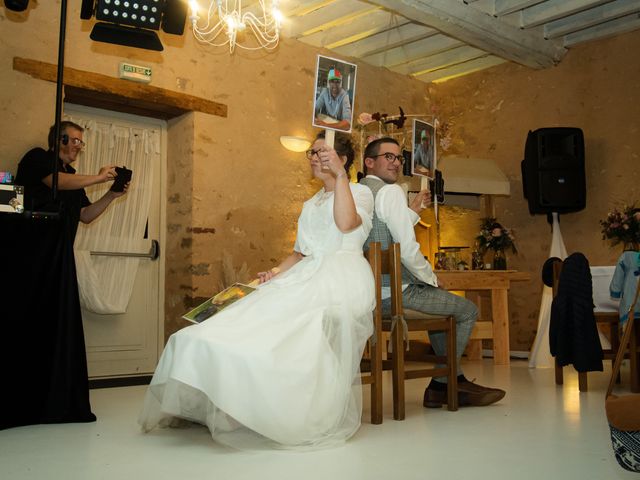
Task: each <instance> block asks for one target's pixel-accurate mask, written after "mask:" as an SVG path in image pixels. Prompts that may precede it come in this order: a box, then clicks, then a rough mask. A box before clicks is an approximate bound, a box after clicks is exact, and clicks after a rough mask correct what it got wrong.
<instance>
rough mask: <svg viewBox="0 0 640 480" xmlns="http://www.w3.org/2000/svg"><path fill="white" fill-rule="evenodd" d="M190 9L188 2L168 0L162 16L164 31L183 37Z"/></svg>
mask: <svg viewBox="0 0 640 480" xmlns="http://www.w3.org/2000/svg"><path fill="white" fill-rule="evenodd" d="M188 8H189V5H188V2H186V1H185V0H167V4H166V6H165V9H164V15H163V16H162V30H163V31H165V32H167V33H171V34H173V35H182V33H183V32H184V24H185V20H186V19H187V9H188Z"/></svg>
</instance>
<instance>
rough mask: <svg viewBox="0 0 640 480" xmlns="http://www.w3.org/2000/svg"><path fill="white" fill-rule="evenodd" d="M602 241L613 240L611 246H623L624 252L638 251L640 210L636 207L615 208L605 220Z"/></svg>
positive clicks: (639, 243)
mask: <svg viewBox="0 0 640 480" xmlns="http://www.w3.org/2000/svg"><path fill="white" fill-rule="evenodd" d="M600 225H601V226H602V239H603V240H611V246H615V245H618V244H620V243H621V244H622V245H623V247H624V250H625V251H626V250H634V251H637V250H638V246H639V245H640V208H638V207H636V206H635V205H631V206H628V205H626V206H624V207H622V208H621V209H618V208H614V209H613V210H611V211H610V212H609V213H608V214H607V217H606V218H605V219H604V220H600Z"/></svg>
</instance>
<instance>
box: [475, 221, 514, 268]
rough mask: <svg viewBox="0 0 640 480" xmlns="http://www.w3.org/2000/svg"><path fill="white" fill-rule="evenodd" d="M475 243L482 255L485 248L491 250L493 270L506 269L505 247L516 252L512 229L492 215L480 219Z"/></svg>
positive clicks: (485, 250)
mask: <svg viewBox="0 0 640 480" xmlns="http://www.w3.org/2000/svg"><path fill="white" fill-rule="evenodd" d="M476 243H477V245H478V249H479V250H480V252H481V253H482V254H483V255H484V254H485V253H486V252H487V250H493V263H492V268H493V270H506V269H507V256H506V253H505V251H506V250H507V249H510V250H511V251H512V252H513V253H518V250H517V249H516V244H515V241H514V236H513V231H512V230H510V229H508V228H505V227H503V226H502V225H501V224H500V223H498V222H497V220H496V219H495V218H494V217H487V218H483V219H482V224H481V225H480V234H479V235H478V236H477V237H476Z"/></svg>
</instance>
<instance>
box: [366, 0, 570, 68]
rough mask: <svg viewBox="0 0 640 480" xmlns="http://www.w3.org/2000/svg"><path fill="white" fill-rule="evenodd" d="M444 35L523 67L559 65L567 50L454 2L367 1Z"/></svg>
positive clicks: (558, 44) (419, 0)
mask: <svg viewBox="0 0 640 480" xmlns="http://www.w3.org/2000/svg"><path fill="white" fill-rule="evenodd" d="M366 1H367V3H370V4H373V5H378V6H381V7H383V8H385V9H387V10H388V11H391V12H396V13H398V14H400V15H403V16H405V17H407V18H410V19H413V20H414V21H417V22H420V23H422V24H424V25H427V26H429V27H433V28H436V29H438V30H439V31H440V32H442V33H443V34H444V35H448V36H451V37H454V38H457V39H458V40H460V41H462V42H464V43H467V44H469V45H472V46H474V47H476V48H479V49H481V50H484V51H485V52H488V53H491V54H493V55H496V56H498V57H501V58H503V59H506V60H511V61H513V62H516V63H518V64H520V65H525V66H527V67H531V68H536V69H541V68H547V67H550V66H553V65H556V64H558V63H559V62H560V60H561V59H562V57H564V55H565V54H566V52H567V50H566V48H564V46H563V45H562V42H561V41H559V40H545V39H544V38H542V37H541V36H540V35H538V34H536V33H534V32H531V31H527V30H522V29H519V28H516V27H513V26H511V25H508V24H506V23H505V22H502V21H500V20H499V19H497V18H495V17H493V16H491V15H489V14H487V13H484V12H482V11H479V10H478V9H476V8H474V7H471V6H469V5H466V4H465V3H463V2H462V1H457V0H456V1H454V0H366Z"/></svg>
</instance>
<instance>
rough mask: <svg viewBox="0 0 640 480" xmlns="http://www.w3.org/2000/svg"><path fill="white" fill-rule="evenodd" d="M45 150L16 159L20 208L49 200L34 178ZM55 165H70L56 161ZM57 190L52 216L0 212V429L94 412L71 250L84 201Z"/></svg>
mask: <svg viewBox="0 0 640 480" xmlns="http://www.w3.org/2000/svg"><path fill="white" fill-rule="evenodd" d="M52 157H53V152H52V151H48V152H47V151H45V150H43V149H41V148H36V149H33V150H31V151H29V152H28V153H27V154H26V155H25V156H24V157H23V159H22V160H21V162H20V165H19V167H18V173H17V175H16V182H15V183H16V184H18V185H23V186H24V187H25V209H26V210H27V211H32V210H33V211H41V210H43V209H46V208H51V205H50V204H51V190H50V189H49V188H48V187H47V186H46V185H44V184H43V183H42V179H43V178H44V177H46V176H47V175H49V174H50V173H51V165H52V163H51V160H52ZM59 168H60V171H62V172H66V173H75V170H74V169H73V168H71V167H69V166H66V167H65V166H64V165H63V164H62V162H59ZM58 197H59V202H58V205H57V206H54V207H53V209H57V210H59V211H60V219H59V220H51V219H34V218H28V217H27V216H22V215H17V214H0V232H1V234H0V252H3V256H5V262H6V263H5V265H7V267H8V268H7V269H6V271H5V272H3V274H2V275H1V276H2V280H1V281H0V287H1V288H0V305H1V306H2V307H1V308H2V310H1V311H2V312H3V315H2V317H3V318H2V323H3V327H2V328H1V329H0V331H2V332H3V333H2V339H1V341H0V343H1V344H0V365H2V366H3V369H4V370H5V372H7V374H8V375H7V378H8V380H9V384H8V385H6V386H3V387H6V389H5V388H3V391H4V393H3V397H4V399H5V402H7V403H5V407H4V408H3V409H1V410H0V429H4V428H10V427H16V426H20V425H32V424H39V423H66V422H92V421H95V419H96V417H95V415H94V414H93V413H92V412H91V406H90V404H89V389H88V379H87V360H86V353H85V344H84V334H83V329H82V316H81V312H80V301H79V296H78V283H77V278H76V267H75V260H74V255H73V242H74V239H75V235H76V231H77V228H78V221H79V219H80V210H81V209H82V208H83V207H85V206H88V205H90V202H89V199H88V198H87V196H86V194H85V192H84V190H83V189H80V190H67V191H63V190H59V191H58ZM48 204H49V205H48ZM3 270H5V269H4V268H3Z"/></svg>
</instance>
